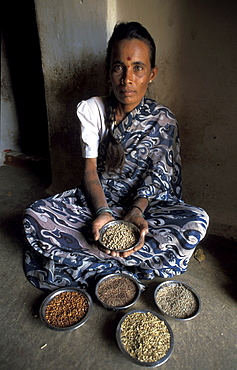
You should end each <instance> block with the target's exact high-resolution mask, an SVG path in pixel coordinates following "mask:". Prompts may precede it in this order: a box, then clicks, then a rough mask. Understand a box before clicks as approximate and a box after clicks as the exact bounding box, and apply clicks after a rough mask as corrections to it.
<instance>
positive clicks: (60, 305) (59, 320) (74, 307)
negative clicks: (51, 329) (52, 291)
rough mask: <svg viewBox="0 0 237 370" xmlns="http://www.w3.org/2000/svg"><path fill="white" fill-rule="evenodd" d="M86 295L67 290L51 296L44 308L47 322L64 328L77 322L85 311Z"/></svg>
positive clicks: (86, 307) (87, 305)
mask: <svg viewBox="0 0 237 370" xmlns="http://www.w3.org/2000/svg"><path fill="white" fill-rule="evenodd" d="M88 308H89V302H88V299H87V297H86V296H85V295H84V294H82V293H80V292H75V291H67V292H62V293H60V294H58V295H57V296H56V297H55V298H53V299H52V300H51V301H50V302H49V303H48V305H47V306H46V309H45V318H46V320H47V322H48V323H49V324H50V325H52V326H55V327H60V328H65V327H68V326H72V325H74V324H76V323H77V322H79V321H80V320H81V319H82V318H83V317H84V316H85V314H86V313H87V311H88Z"/></svg>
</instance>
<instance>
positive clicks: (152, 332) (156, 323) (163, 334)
mask: <svg viewBox="0 0 237 370" xmlns="http://www.w3.org/2000/svg"><path fill="white" fill-rule="evenodd" d="M121 342H122V344H123V346H124V348H125V350H126V351H127V352H128V353H129V354H130V356H132V357H134V358H136V359H137V360H139V361H142V362H157V361H158V360H160V359H162V358H163V357H164V356H165V355H166V354H167V352H168V350H169V349H170V333H169V330H168V328H167V326H166V324H165V322H164V321H162V320H160V319H159V318H158V317H157V316H155V315H153V314H152V313H151V312H134V313H132V314H130V315H128V316H127V317H126V318H125V320H124V321H123V322H122V325H121Z"/></svg>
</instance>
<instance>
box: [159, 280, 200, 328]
mask: <svg viewBox="0 0 237 370" xmlns="http://www.w3.org/2000/svg"><path fill="white" fill-rule="evenodd" d="M179 287H183V288H185V289H187V291H188V292H189V293H188V296H189V295H190V292H191V295H190V298H191V301H189V300H188V297H184V298H183V299H184V302H182V303H180V302H181V295H180V299H178V291H177V290H176V294H177V296H175V299H174V297H173V298H171V294H172V292H170V291H168V290H167V292H166V291H165V290H163V292H162V289H167V288H168V289H172V288H173V289H175V288H178V289H179ZM158 294H162V305H160V304H159V303H158V302H157V295H158ZM173 294H174V293H173ZM185 298H186V302H187V305H186V307H185V305H184V303H185ZM166 299H167V301H168V299H169V302H168V303H167V309H166V307H165V308H164V303H165V302H166ZM154 300H155V303H156V305H157V307H158V309H159V311H160V312H161V314H162V315H164V316H165V317H167V318H172V319H175V320H178V321H187V320H191V319H193V318H194V317H196V316H197V315H198V314H199V312H200V310H201V300H200V297H199V295H198V293H197V292H196V291H195V290H194V289H193V288H192V287H191V286H190V285H188V284H186V283H183V282H182V281H175V280H169V281H164V282H163V283H160V284H159V285H158V286H157V287H156V289H155V291H154ZM172 300H173V302H172ZM171 303H173V304H171ZM191 303H192V304H193V307H191ZM169 304H170V308H169ZM175 305H176V306H175ZM181 307H182V309H183V312H181ZM175 309H176V310H177V314H176V315H175V313H173V312H174V310H175ZM181 316H183V317H181Z"/></svg>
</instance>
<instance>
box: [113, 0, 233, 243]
mask: <svg viewBox="0 0 237 370" xmlns="http://www.w3.org/2000/svg"><path fill="white" fill-rule="evenodd" d="M236 5H237V4H236V2H235V1H231V0H229V1H227V2H223V1H221V0H217V1H215V2H213V1H212V0H206V1H205V2H204V1H193V0H178V1H177V0H158V1H157V0H147V1H145V2H139V6H138V2H137V1H136V0H129V1H126V0H119V1H118V2H117V9H116V11H117V19H118V20H127V21H129V20H137V21H139V22H141V23H142V24H144V25H145V26H146V27H147V28H148V29H149V30H150V32H151V34H152V35H153V37H154V39H155V41H156V45H157V65H158V67H159V74H158V77H157V79H156V81H155V82H154V85H153V87H152V90H151V96H152V97H154V98H155V99H157V100H158V101H160V102H161V103H163V104H164V105H168V106H169V107H170V108H171V110H173V112H174V113H175V115H176V117H177V119H178V121H179V127H180V135H181V145H182V152H181V153H182V163H183V193H184V200H185V201H186V202H187V203H190V204H195V205H197V206H200V207H203V208H204V209H206V210H207V212H208V213H209V215H210V220H211V223H210V231H211V232H214V233H216V234H219V235H225V236H228V237H235V238H236V237H237V196H236V189H237V125H236V117H237V104H236V96H237V63H236V62H237V48H236V37H237V22H236V14H237V6H236Z"/></svg>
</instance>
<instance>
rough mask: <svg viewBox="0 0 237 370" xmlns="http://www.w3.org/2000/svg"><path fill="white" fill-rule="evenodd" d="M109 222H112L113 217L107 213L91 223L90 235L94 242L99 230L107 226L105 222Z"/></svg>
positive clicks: (97, 238) (98, 235)
mask: <svg viewBox="0 0 237 370" xmlns="http://www.w3.org/2000/svg"><path fill="white" fill-rule="evenodd" d="M109 221H114V218H113V216H112V215H111V214H110V213H108V212H103V213H101V214H100V215H99V216H97V217H96V219H95V220H94V221H93V222H92V234H93V236H94V240H95V241H97V240H99V237H100V229H101V228H102V226H104V225H105V224H107V222H109Z"/></svg>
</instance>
